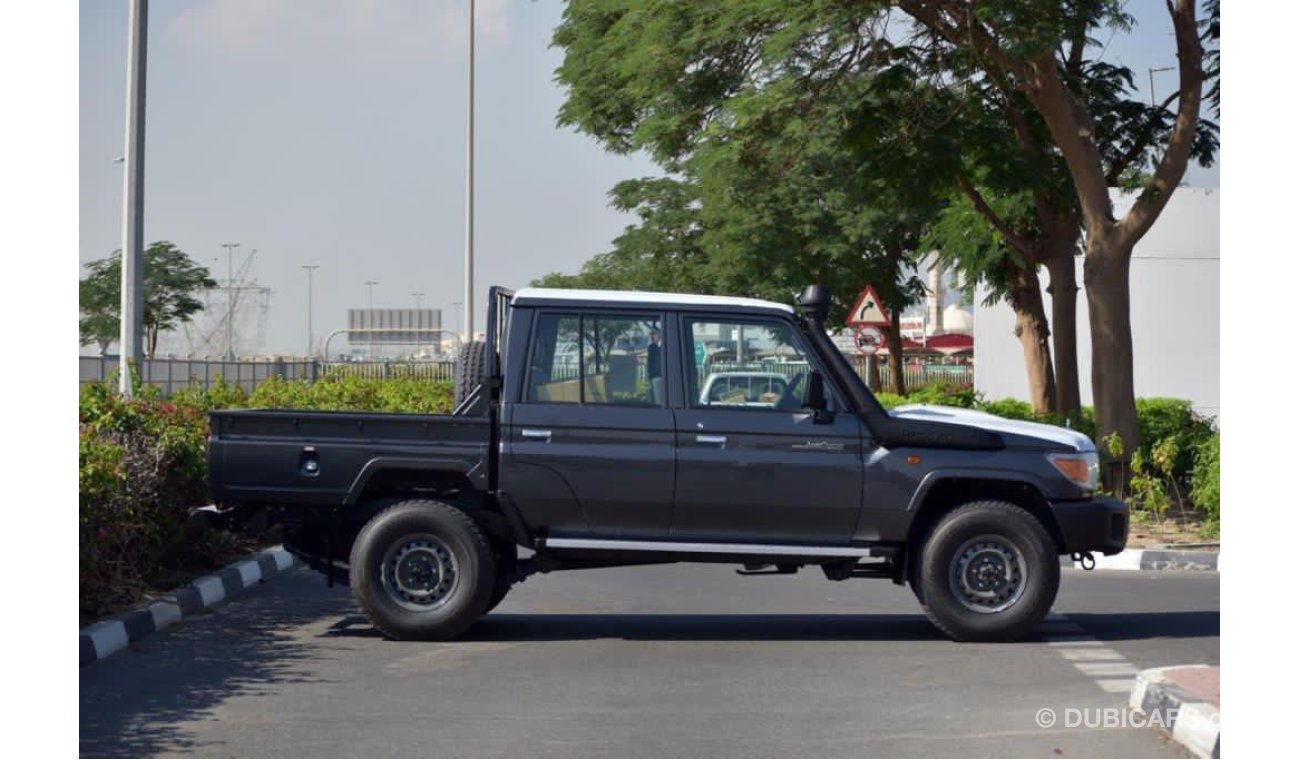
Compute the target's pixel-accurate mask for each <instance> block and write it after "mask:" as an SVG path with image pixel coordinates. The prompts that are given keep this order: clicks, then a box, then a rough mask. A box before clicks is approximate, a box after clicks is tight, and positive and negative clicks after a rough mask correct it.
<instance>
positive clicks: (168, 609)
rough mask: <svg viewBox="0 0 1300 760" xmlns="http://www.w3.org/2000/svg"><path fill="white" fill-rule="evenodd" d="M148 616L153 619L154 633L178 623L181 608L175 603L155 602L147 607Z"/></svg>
mask: <svg viewBox="0 0 1300 760" xmlns="http://www.w3.org/2000/svg"><path fill="white" fill-rule="evenodd" d="M149 614H150V615H151V616H152V617H153V629H154V631H161V630H162V629H164V628H166V627H168V626H170V625H173V624H175V623H178V622H180V619H181V607H180V605H179V604H176V603H175V602H166V601H157V602H154V603H152V604H150V605H149Z"/></svg>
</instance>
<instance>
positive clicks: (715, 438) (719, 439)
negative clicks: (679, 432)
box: [695, 435, 727, 446]
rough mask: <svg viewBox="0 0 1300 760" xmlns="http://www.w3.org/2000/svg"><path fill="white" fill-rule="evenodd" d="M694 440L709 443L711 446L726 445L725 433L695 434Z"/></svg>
mask: <svg viewBox="0 0 1300 760" xmlns="http://www.w3.org/2000/svg"><path fill="white" fill-rule="evenodd" d="M695 442H696V443H705V444H709V445H712V446H726V445H727V436H725V435H697V436H695Z"/></svg>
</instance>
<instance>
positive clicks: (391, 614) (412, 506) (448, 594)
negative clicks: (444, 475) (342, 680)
mask: <svg viewBox="0 0 1300 760" xmlns="http://www.w3.org/2000/svg"><path fill="white" fill-rule="evenodd" d="M351 577H352V593H353V594H354V595H355V596H356V598H357V601H358V602H360V604H361V607H362V609H364V610H365V612H366V615H367V616H368V617H369V618H370V621H371V622H372V623H374V625H375V627H376V628H378V629H379V630H380V631H382V632H383V633H384V634H385V635H387V636H388V637H390V638H393V639H424V640H445V639H450V638H454V637H455V636H457V635H459V634H460V633H462V632H464V630H465V629H466V628H469V627H470V626H471V625H473V623H474V621H476V620H478V619H479V617H480V616H482V615H483V613H484V611H485V610H486V609H487V606H488V603H489V601H490V600H491V598H492V596H493V591H494V589H495V588H496V560H495V557H494V555H493V552H492V547H491V545H490V544H489V543H488V540H487V537H486V536H484V535H483V531H482V530H481V529H480V528H479V526H478V524H477V523H475V522H474V520H473V518H471V517H470V516H469V515H468V514H466V513H465V512H464V511H462V510H460V509H458V508H456V507H454V506H452V505H450V504H446V503H444V502H439V501H431V500H424V499H412V500H410V501H403V502H399V503H397V504H394V505H393V506H391V507H389V508H388V509H385V510H384V511H383V512H380V513H379V514H377V515H375V516H374V517H373V518H372V519H371V520H370V522H368V523H366V525H365V527H364V528H362V529H361V532H360V533H359V534H357V539H356V541H355V542H354V543H353V545H352V557H351Z"/></svg>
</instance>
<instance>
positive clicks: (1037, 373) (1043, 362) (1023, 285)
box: [1007, 267, 1056, 414]
mask: <svg viewBox="0 0 1300 760" xmlns="http://www.w3.org/2000/svg"><path fill="white" fill-rule="evenodd" d="M1007 300H1008V302H1010V304H1011V309H1012V311H1014V312H1015V314H1016V328H1015V331H1014V332H1015V335H1016V337H1017V338H1019V339H1020V346H1021V348H1022V349H1024V352H1025V371H1026V372H1028V374H1029V403H1030V405H1031V406H1033V409H1034V411H1035V412H1038V413H1040V414H1047V413H1050V412H1051V411H1052V410H1053V408H1054V407H1055V404H1056V379H1055V375H1054V373H1053V372H1052V350H1051V346H1050V343H1049V336H1050V332H1051V331H1050V330H1049V329H1048V324H1047V313H1046V312H1045V311H1044V310H1043V292H1042V290H1041V289H1040V286H1039V284H1038V272H1037V269H1036V268H1033V267H1029V268H1019V267H1018V268H1017V269H1016V271H1015V274H1014V275H1013V279H1012V285H1011V288H1010V292H1009V293H1008V294H1007Z"/></svg>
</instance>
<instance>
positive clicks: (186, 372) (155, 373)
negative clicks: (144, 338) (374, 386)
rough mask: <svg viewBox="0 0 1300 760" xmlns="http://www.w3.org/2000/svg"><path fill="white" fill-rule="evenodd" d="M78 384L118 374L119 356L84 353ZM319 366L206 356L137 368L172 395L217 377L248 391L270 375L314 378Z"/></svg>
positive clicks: (158, 361) (203, 385)
mask: <svg viewBox="0 0 1300 760" xmlns="http://www.w3.org/2000/svg"><path fill="white" fill-rule="evenodd" d="M80 364H81V368H80V369H81V383H82V384H85V383H93V382H96V381H103V380H110V379H115V378H116V377H117V372H118V364H119V359H118V357H116V356H83V357H81V358H80ZM320 372H321V367H320V364H319V363H318V362H312V361H230V362H227V361H220V360H208V359H145V360H144V362H143V363H142V365H141V367H140V374H141V381H142V382H143V383H144V384H145V385H153V386H157V387H158V388H161V389H162V391H163V393H165V394H172V393H175V392H176V391H178V390H181V389H182V388H189V387H200V388H207V387H210V386H211V385H212V384H213V383H214V382H216V381H217V378H222V379H223V380H225V382H226V383H227V384H230V385H239V386H242V387H243V389H244V390H246V391H249V392H250V393H251V392H252V390H253V389H254V388H256V387H257V385H258V384H259V383H261V382H262V381H263V380H266V379H267V378H269V377H282V378H284V379H285V380H315V379H316V378H317V377H319V376H320Z"/></svg>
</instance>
